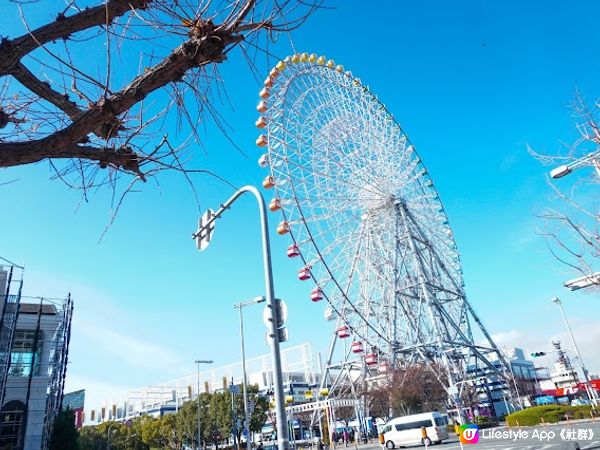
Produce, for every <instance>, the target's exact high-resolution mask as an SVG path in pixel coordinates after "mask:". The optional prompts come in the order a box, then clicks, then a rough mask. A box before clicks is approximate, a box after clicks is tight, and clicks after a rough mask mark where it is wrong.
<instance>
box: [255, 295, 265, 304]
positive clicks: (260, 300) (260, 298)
mask: <svg viewBox="0 0 600 450" xmlns="http://www.w3.org/2000/svg"><path fill="white" fill-rule="evenodd" d="M266 301H267V297H265V296H264V295H260V296H258V297H254V303H264V302H266Z"/></svg>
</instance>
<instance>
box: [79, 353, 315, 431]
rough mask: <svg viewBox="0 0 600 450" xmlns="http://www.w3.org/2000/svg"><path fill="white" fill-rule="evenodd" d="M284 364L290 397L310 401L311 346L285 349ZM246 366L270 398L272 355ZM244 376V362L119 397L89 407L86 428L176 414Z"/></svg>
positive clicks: (312, 378) (312, 384)
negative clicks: (308, 394)
mask: <svg viewBox="0 0 600 450" xmlns="http://www.w3.org/2000/svg"><path fill="white" fill-rule="evenodd" d="M281 361H282V371H283V381H284V393H285V395H286V397H288V399H289V400H290V401H293V402H294V403H298V402H304V401H307V399H308V398H309V397H308V396H307V391H312V390H313V389H314V387H315V386H317V385H318V383H319V382H320V370H317V364H315V362H316V361H315V359H314V355H313V352H312V348H311V345H310V344H308V343H305V344H301V345H297V346H293V347H288V348H282V350H281ZM208 367H210V366H208ZM246 367H247V375H248V384H253V385H258V388H259V391H260V393H261V394H263V395H270V393H271V392H272V390H273V376H272V365H271V355H270V354H264V355H261V356H257V357H255V358H249V359H247V360H246ZM242 373H243V372H242V363H241V362H237V363H233V364H228V365H225V366H221V367H214V368H212V367H211V368H210V369H207V370H203V371H201V372H200V373H199V374H198V373H193V374H190V375H188V376H185V377H181V378H178V379H176V380H172V381H167V382H165V383H161V384H158V385H154V386H147V387H143V388H140V389H135V390H131V391H129V392H125V393H122V394H120V395H115V396H114V397H112V398H108V399H106V400H104V401H102V402H100V404H96V405H91V406H92V407H91V408H87V407H86V411H85V414H84V419H85V425H95V424H98V423H101V422H104V421H108V420H127V419H130V418H133V417H137V416H140V415H142V414H149V415H151V416H155V417H158V416H162V415H165V414H172V413H175V412H177V410H178V409H179V407H180V406H181V405H182V404H183V403H185V402H187V401H189V400H193V399H195V398H196V397H197V395H198V392H200V393H202V392H219V391H222V390H225V389H228V388H229V385H231V384H234V385H240V384H241V383H242Z"/></svg>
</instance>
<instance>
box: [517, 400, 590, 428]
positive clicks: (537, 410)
mask: <svg viewBox="0 0 600 450" xmlns="http://www.w3.org/2000/svg"><path fill="white" fill-rule="evenodd" d="M590 411H592V409H591V406H589V405H582V406H567V405H543V406H534V407H532V408H527V409H522V410H521V411H517V412H514V413H512V414H509V415H508V416H506V423H507V424H508V426H511V427H512V426H517V425H523V426H529V425H538V424H540V423H543V422H545V423H556V422H560V421H561V420H566V419H567V417H568V418H569V419H587V418H589V417H591V416H590Z"/></svg>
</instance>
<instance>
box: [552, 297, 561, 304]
mask: <svg viewBox="0 0 600 450" xmlns="http://www.w3.org/2000/svg"><path fill="white" fill-rule="evenodd" d="M552 301H553V302H554V303H556V304H557V305H560V299H559V298H558V297H552Z"/></svg>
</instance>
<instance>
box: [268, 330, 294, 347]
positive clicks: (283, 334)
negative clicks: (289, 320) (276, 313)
mask: <svg viewBox="0 0 600 450" xmlns="http://www.w3.org/2000/svg"><path fill="white" fill-rule="evenodd" d="M277 335H278V337H279V343H280V344H281V343H282V342H287V340H288V339H289V338H290V337H289V333H288V330H287V328H285V327H283V328H279V329H277ZM265 340H266V341H267V345H272V344H273V337H272V335H271V332H270V331H267V333H266V334H265Z"/></svg>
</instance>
